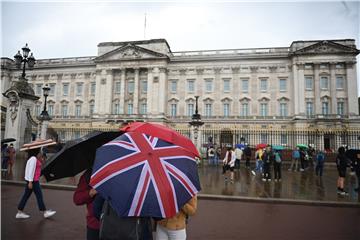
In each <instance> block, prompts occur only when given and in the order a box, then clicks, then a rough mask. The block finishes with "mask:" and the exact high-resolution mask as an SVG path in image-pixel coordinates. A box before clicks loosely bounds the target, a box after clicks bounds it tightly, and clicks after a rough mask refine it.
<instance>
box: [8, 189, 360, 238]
mask: <svg viewBox="0 0 360 240" xmlns="http://www.w3.org/2000/svg"><path fill="white" fill-rule="evenodd" d="M22 192H23V187H19V186H15V185H4V184H3V185H2V188H1V193H2V194H1V204H2V206H1V209H2V211H1V217H2V223H1V228H2V230H1V239H3V240H17V239H19V240H20V239H21V240H22V239H34V240H35V239H36V240H48V239H54V240H55V239H72V240H77V239H85V229H84V228H85V207H77V206H75V205H74V204H73V203H72V194H73V192H72V191H66V190H52V189H43V192H44V199H45V203H46V205H47V207H48V208H51V209H54V210H56V211H57V214H56V215H55V216H54V217H53V218H52V219H46V220H45V219H44V218H43V217H42V215H41V214H40V212H39V211H38V210H37V206H36V201H35V197H34V196H32V197H31V198H30V200H29V202H28V204H27V206H26V208H25V211H26V212H27V213H29V214H30V215H31V218H30V219H27V220H19V219H15V214H16V205H17V203H18V201H19V199H20V197H21V194H22ZM359 236H360V208H357V207H351V208H350V207H324V206H303V205H287V204H268V203H251V202H242V201H226V200H205V199H201V198H200V199H199V206H198V211H197V214H196V216H194V217H191V218H190V220H189V224H188V239H190V240H192V239H195V240H203V239H207V240H212V239H217V240H218V239H220V240H226V239H247V240H252V239H276V240H283V239H284V240H285V239H286V240H288V239H291V240H303V239H311V240H317V239H319V240H320V239H326V240H357V239H359Z"/></svg>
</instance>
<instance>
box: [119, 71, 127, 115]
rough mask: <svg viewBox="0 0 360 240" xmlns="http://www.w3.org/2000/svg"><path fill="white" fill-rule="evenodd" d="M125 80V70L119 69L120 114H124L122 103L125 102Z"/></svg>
mask: <svg viewBox="0 0 360 240" xmlns="http://www.w3.org/2000/svg"><path fill="white" fill-rule="evenodd" d="M125 79H126V68H121V79H120V103H119V104H120V106H119V107H120V114H124V112H125V111H124V102H125Z"/></svg>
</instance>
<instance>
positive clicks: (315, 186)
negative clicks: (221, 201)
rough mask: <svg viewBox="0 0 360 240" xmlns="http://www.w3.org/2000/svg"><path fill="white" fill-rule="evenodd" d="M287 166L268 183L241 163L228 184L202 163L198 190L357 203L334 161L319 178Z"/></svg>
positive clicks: (17, 175)
mask: <svg viewBox="0 0 360 240" xmlns="http://www.w3.org/2000/svg"><path fill="white" fill-rule="evenodd" d="M25 163H26V159H25V158H20V157H18V159H17V161H16V163H15V166H14V170H13V174H12V175H11V176H6V177H5V178H3V179H7V180H14V181H23V179H24V169H25ZM253 165H254V163H253V162H252V166H253ZM288 166H289V165H288V164H287V163H284V164H283V166H282V181H281V182H274V180H273V181H272V182H263V181H262V180H261V176H260V175H259V174H258V175H257V176H253V175H252V174H251V171H250V170H248V169H246V168H245V166H244V164H243V163H242V165H241V166H240V169H239V170H235V182H234V184H230V183H225V181H224V176H223V175H222V168H221V166H209V165H207V164H206V163H203V164H201V165H199V176H200V182H201V186H202V190H201V192H200V193H201V194H205V195H221V196H223V197H226V196H232V197H246V198H254V199H273V200H276V199H281V200H292V201H305V200H306V201H314V202H337V203H359V206H360V194H358V193H357V192H355V191H354V189H355V188H356V187H357V180H356V177H355V176H352V175H350V174H348V175H347V177H346V180H345V190H346V191H348V192H349V195H348V196H340V195H338V194H337V189H336V181H337V178H338V173H337V170H336V167H335V165H334V164H327V165H326V166H325V169H324V173H323V176H322V177H318V176H316V175H315V173H314V170H313V169H310V168H309V169H308V170H306V171H305V172H289V171H287V169H288ZM348 172H350V171H348ZM272 174H273V172H272ZM80 175H81V174H80ZM79 177H80V176H79V175H78V176H76V177H74V178H65V179H61V180H56V181H52V182H49V183H46V182H45V180H44V179H42V182H43V184H50V185H58V184H60V185H67V186H76V184H77V181H78V179H79Z"/></svg>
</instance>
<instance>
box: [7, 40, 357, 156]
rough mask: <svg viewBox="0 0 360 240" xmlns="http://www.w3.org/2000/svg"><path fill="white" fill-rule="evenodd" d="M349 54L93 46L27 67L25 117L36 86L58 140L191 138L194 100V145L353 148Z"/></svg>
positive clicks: (353, 81)
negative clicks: (145, 132) (154, 131)
mask: <svg viewBox="0 0 360 240" xmlns="http://www.w3.org/2000/svg"><path fill="white" fill-rule="evenodd" d="M358 53H359V50H357V48H356V46H355V40H352V39H342V40H317V41H294V42H292V43H291V45H290V47H278V48H251V49H222V50H202V51H183V52H172V51H171V49H170V46H169V44H168V43H167V41H166V40H165V39H152V40H143V41H129V42H103V43H100V44H98V55H97V56H90V57H73V58H55V59H40V60H37V62H36V65H35V67H34V69H33V70H31V71H27V78H28V81H29V83H31V84H32V86H33V89H34V91H35V94H36V95H38V96H39V97H40V99H39V100H38V102H37V103H36V106H35V108H34V109H33V110H32V115H33V116H34V118H35V117H36V116H38V115H39V114H40V112H41V110H42V107H43V99H44V98H43V97H41V96H42V87H43V86H44V84H48V86H49V87H50V88H51V90H50V95H49V97H48V101H47V106H48V112H49V114H50V115H51V116H52V120H51V122H50V127H51V128H52V129H53V130H55V132H56V133H57V134H58V136H59V138H60V140H61V141H65V140H69V139H73V138H77V137H80V136H82V135H84V134H86V133H88V132H89V131H91V130H93V129H102V130H110V129H118V128H119V126H121V124H122V123H123V122H131V121H148V122H159V123H163V124H167V125H169V126H170V127H172V128H174V129H176V130H178V131H179V132H181V133H183V134H184V135H187V136H189V137H193V136H192V135H193V134H192V130H191V128H190V126H189V121H191V116H192V114H193V113H194V110H195V96H199V99H198V100H199V101H198V103H199V104H198V109H199V113H200V114H201V118H202V121H203V122H204V125H203V126H202V127H200V129H199V146H204V144H206V143H208V141H209V137H211V138H212V141H213V142H214V143H215V144H229V143H230V144H235V143H240V142H246V143H249V144H251V145H255V144H257V143H262V142H264V143H270V144H282V145H286V146H289V147H293V146H295V145H296V144H298V143H305V144H309V143H312V144H314V145H315V146H316V148H318V149H336V148H337V147H338V146H340V145H343V144H346V145H349V146H352V147H357V148H359V147H360V143H359V142H360V118H359V110H358V109H359V107H358V96H357V73H356V56H357V54H358ZM1 65H2V75H1V81H4V82H5V83H7V84H8V85H10V84H11V82H13V81H17V78H18V76H19V75H20V71H19V70H17V69H16V68H15V65H14V62H13V60H11V59H9V58H2V64H1ZM5 85H6V84H5Z"/></svg>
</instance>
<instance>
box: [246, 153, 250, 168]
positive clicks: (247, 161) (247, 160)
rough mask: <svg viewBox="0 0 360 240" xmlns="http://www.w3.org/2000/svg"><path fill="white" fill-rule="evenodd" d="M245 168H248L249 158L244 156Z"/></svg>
mask: <svg viewBox="0 0 360 240" xmlns="http://www.w3.org/2000/svg"><path fill="white" fill-rule="evenodd" d="M245 166H246V167H247V168H250V156H245Z"/></svg>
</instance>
